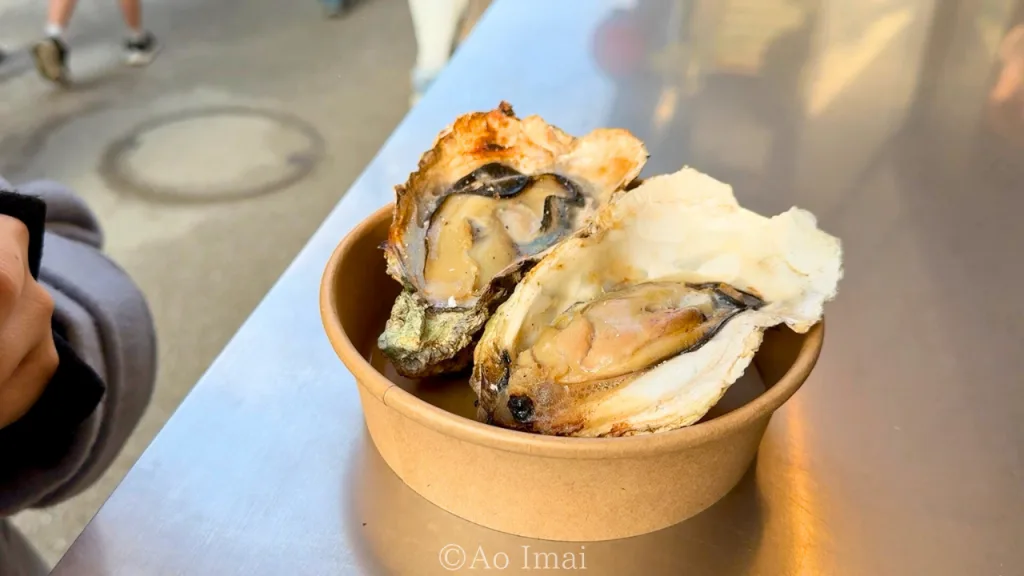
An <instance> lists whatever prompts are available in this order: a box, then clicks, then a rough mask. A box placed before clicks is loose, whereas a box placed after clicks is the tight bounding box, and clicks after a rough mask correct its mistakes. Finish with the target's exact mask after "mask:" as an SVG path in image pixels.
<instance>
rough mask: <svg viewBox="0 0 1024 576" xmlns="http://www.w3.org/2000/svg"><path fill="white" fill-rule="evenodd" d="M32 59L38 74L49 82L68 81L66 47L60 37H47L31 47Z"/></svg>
mask: <svg viewBox="0 0 1024 576" xmlns="http://www.w3.org/2000/svg"><path fill="white" fill-rule="evenodd" d="M32 60H33V61H35V63H36V70H39V75H40V76H42V77H43V78H46V79H47V80H49V81H50V82H56V83H57V84H66V83H67V81H68V47H67V45H66V44H64V42H63V41H62V40H61V39H60V38H47V39H46V40H41V41H39V42H37V43H36V45H35V46H33V47H32Z"/></svg>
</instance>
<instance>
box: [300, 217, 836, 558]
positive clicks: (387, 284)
mask: <svg viewBox="0 0 1024 576" xmlns="http://www.w3.org/2000/svg"><path fill="white" fill-rule="evenodd" d="M391 210H392V209H391V207H390V206H389V207H386V208H382V209H381V210H379V211H378V212H376V213H375V214H373V215H372V216H370V217H369V218H367V219H366V220H365V221H363V222H362V223H361V224H360V225H359V226H357V227H356V228H355V229H354V230H353V231H352V232H351V233H350V234H349V235H348V236H347V237H346V238H345V240H344V241H342V243H341V244H340V245H339V246H338V248H337V249H336V250H335V252H334V255H333V256H332V257H331V259H330V261H329V262H328V264H327V269H326V271H325V272H324V276H323V281H322V284H321V288H320V313H321V317H322V319H323V323H324V329H325V330H326V331H327V336H328V338H329V339H330V341H331V345H332V346H333V347H334V349H335V351H336V352H337V353H338V356H339V357H340V358H341V360H342V362H344V363H345V366H347V367H348V369H349V370H350V371H351V372H352V374H353V375H354V376H355V378H356V381H357V382H358V385H359V398H360V400H361V402H362V406H363V413H364V415H365V417H366V426H367V428H368V429H369V432H370V437H371V438H372V439H373V443H374V445H375V446H376V447H377V450H378V451H379V452H380V454H381V456H382V457H383V459H384V461H385V462H387V464H388V466H389V467H391V469H392V470H394V472H395V474H397V475H398V477H399V478H401V479H402V481H403V482H405V484H406V485H408V486H409V487H410V488H412V489H413V490H414V491H416V492H417V493H418V494H420V495H421V496H423V497H424V498H426V499H427V500H429V501H430V502H433V503H434V504H436V505H437V506H440V507H441V508H443V509H445V510H447V511H449V512H451V513H452V514H455V515H457V516H459V517H461V518H464V519H466V520H469V521H471V522H475V523H477V524H480V525H483V526H486V527H488V528H493V529H495V530H500V531H502V532H508V533H511V534H517V535H520V536H527V537H532V538H543V539H548V540H568V541H594V540H608V539H614V538H625V537H629V536H636V535H639V534H645V533H647V532H652V531H655V530H659V529H661V528H665V527H667V526H671V525H673V524H675V523H677V522H680V521H682V520H685V519H687V518H689V517H691V516H693V515H695V514H697V513H698V512H701V511H702V510H704V509H705V508H707V507H709V506H711V505H712V504H714V503H715V502H716V501H718V500H719V499H720V498H722V497H723V496H724V495H725V494H726V493H728V492H729V490H731V489H732V488H733V487H734V486H735V485H736V484H737V482H739V480H740V478H741V477H742V476H743V474H744V472H745V471H746V469H747V467H748V466H749V465H750V463H751V461H752V460H753V458H754V455H755V454H756V453H757V448H758V445H759V444H760V442H761V437H762V436H763V434H764V431H765V428H766V427H767V426H768V421H769V419H770V418H771V416H772V413H774V412H775V410H777V409H778V408H779V407H780V406H781V405H782V404H783V403H784V402H785V401H786V400H788V399H789V398H790V396H792V395H793V393H794V392H796V390H797V389H798V388H800V386H801V384H803V382H804V380H805V379H806V378H807V376H808V374H810V372H811V369H812V368H813V367H814V364H815V362H816V361H817V358H818V354H819V352H820V351H821V345H822V341H823V338H824V326H823V324H818V325H817V326H815V327H814V328H812V329H811V330H810V331H809V332H808V333H806V334H796V333H794V332H792V331H790V330H789V329H786V328H774V329H771V330H769V331H767V332H766V333H765V339H764V343H763V344H762V345H761V348H760V349H759V350H758V353H757V355H756V356H755V358H754V366H755V367H756V371H754V370H748V372H750V373H752V374H751V375H749V376H748V377H747V378H745V380H746V381H747V382H748V383H749V381H750V379H751V377H754V378H756V377H757V376H758V375H759V377H760V380H761V382H763V384H758V388H760V387H761V386H763V392H762V391H761V390H760V389H759V390H757V391H756V392H754V393H753V394H748V395H747V397H742V398H740V400H741V401H739V402H737V396H736V395H735V394H733V393H732V391H731V392H730V394H729V395H727V397H726V399H723V402H721V403H720V406H719V407H716V410H714V411H713V412H712V414H710V415H709V417H707V418H705V420H703V421H701V422H699V423H697V424H695V425H693V426H689V427H686V428H682V429H679V430H673V431H671V432H662V433H658V434H649V435H643V436H633V437H627V438H600V439H594V438H559V437H551V436H542V435H537V434H528V433H524V432H517V431H513V430H506V429H502V428H498V427H495V426H490V425H486V424H482V423H480V422H477V421H475V420H473V419H472V415H473V413H474V410H473V408H472V402H473V392H472V390H470V388H469V385H468V384H467V383H466V381H465V379H462V380H457V379H446V380H445V379H441V380H434V381H429V382H414V381H410V380H406V379H404V378H401V377H400V376H398V375H397V374H396V373H395V372H394V370H393V369H391V367H390V366H388V365H387V363H386V362H385V361H384V360H383V359H382V357H381V354H380V353H379V351H377V350H376V340H377V336H378V335H379V334H380V333H381V332H382V331H383V329H384V323H385V321H386V319H387V318H388V315H389V313H390V310H391V305H392V303H393V302H394V298H395V296H397V295H398V292H399V285H398V283H397V282H395V281H394V280H393V279H391V278H390V277H388V276H387V274H386V272H385V261H384V255H383V253H382V252H381V250H380V249H379V246H380V244H381V243H382V242H383V241H384V240H385V239H386V238H387V231H388V226H389V225H390V223H391ZM744 387H745V386H738V385H734V386H733V387H732V388H733V389H737V390H739V389H740V388H744ZM731 390H732V389H731ZM748 392H749V390H748ZM730 397H731V402H732V403H733V404H736V406H735V407H733V408H732V409H729V407H725V408H723V407H722V406H723V405H726V404H729V403H730Z"/></svg>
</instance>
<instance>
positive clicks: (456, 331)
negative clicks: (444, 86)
mask: <svg viewBox="0 0 1024 576" xmlns="http://www.w3.org/2000/svg"><path fill="white" fill-rule="evenodd" d="M646 161H647V150H646V149H645V148H644V145H643V143H642V142H641V141H640V140H638V139H637V138H635V137H634V136H633V135H631V134H630V133H629V132H627V131H625V130H619V129H600V130H595V131H593V132H591V133H589V134H587V135H586V136H583V137H581V138H574V137H572V136H570V135H568V134H566V133H565V132H562V131H561V130H559V129H558V128H555V127H554V126H551V125H548V124H547V123H545V122H544V121H543V120H542V119H541V118H539V117H537V116H530V117H527V118H523V119H521V120H520V119H519V118H517V117H516V116H515V114H514V113H513V111H512V107H511V106H509V105H508V103H505V102H502V103H501V105H500V106H499V107H498V108H497V109H495V110H492V111H490V112H486V113H483V112H480V113H472V114H466V115H464V116H461V117H460V118H458V119H457V120H456V121H455V123H454V124H453V125H452V126H451V127H449V128H447V129H446V130H445V131H443V132H442V133H441V134H440V135H439V136H438V139H437V141H436V143H435V145H434V147H433V149H432V150H430V151H429V152H427V153H426V154H424V156H423V158H422V159H421V160H420V164H419V169H418V170H417V171H416V172H414V173H412V174H411V175H410V176H409V180H408V182H406V184H405V185H403V186H398V187H396V192H397V201H396V204H395V210H394V218H393V220H392V224H391V228H390V230H389V235H388V240H387V242H386V243H385V246H384V250H385V256H386V258H387V263H388V273H389V274H390V275H391V276H392V277H393V278H395V279H396V280H398V281H399V282H401V283H402V285H403V286H404V290H403V292H402V293H401V294H400V295H399V297H398V299H397V300H396V302H395V305H394V307H393V309H392V313H391V317H390V319H389V320H388V323H387V326H386V328H385V331H384V333H383V334H381V336H380V338H379V339H378V346H379V347H380V349H381V350H382V351H383V352H384V353H385V354H386V355H387V356H388V357H389V358H390V359H391V361H392V363H393V364H394V365H395V368H396V369H397V370H398V371H399V372H400V373H401V374H402V375H404V376H407V377H412V378H418V377H424V376H430V375H434V374H439V373H444V372H454V371H458V370H461V369H463V368H465V367H466V366H468V364H469V362H470V361H471V360H472V349H471V344H472V343H473V342H474V339H475V338H476V337H477V336H478V335H479V332H480V330H481V329H482V328H483V325H484V323H485V322H486V321H487V318H488V317H489V316H490V313H491V312H493V310H494V308H495V306H497V305H498V304H500V303H501V302H502V301H503V300H504V299H505V298H506V297H507V296H508V294H510V293H511V289H512V288H513V287H514V285H515V283H516V282H518V281H519V279H520V278H521V273H522V271H523V269H524V268H525V267H527V266H528V265H529V264H531V263H532V262H533V261H535V260H536V259H537V258H539V257H540V256H541V255H542V254H544V253H545V252H546V251H547V250H549V249H550V248H551V247H552V246H554V245H555V244H556V243H557V242H559V241H560V240H562V239H563V238H565V237H567V236H569V235H571V234H572V233H574V232H575V231H576V230H578V229H579V228H580V227H581V226H582V225H583V224H584V223H585V222H586V221H588V220H589V218H590V217H591V216H592V215H593V214H594V213H595V212H596V210H597V209H598V208H600V207H601V206H603V205H604V204H606V203H607V202H608V201H609V199H610V198H611V197H612V196H613V195H614V194H616V193H617V192H619V191H621V190H622V189H623V188H624V187H625V186H626V185H627V184H629V183H630V182H631V181H633V180H634V179H635V178H636V176H637V174H639V173H640V170H641V168H643V165H644V163H645V162H646Z"/></svg>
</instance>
